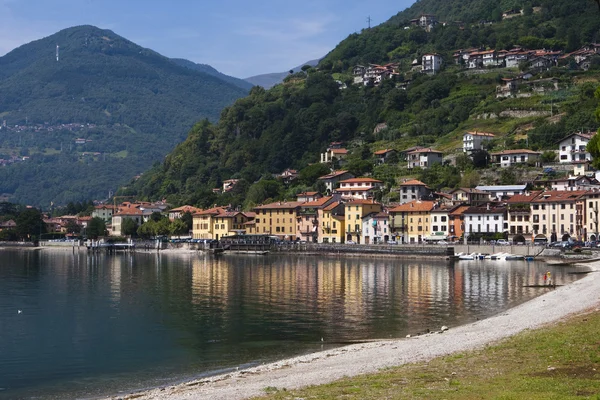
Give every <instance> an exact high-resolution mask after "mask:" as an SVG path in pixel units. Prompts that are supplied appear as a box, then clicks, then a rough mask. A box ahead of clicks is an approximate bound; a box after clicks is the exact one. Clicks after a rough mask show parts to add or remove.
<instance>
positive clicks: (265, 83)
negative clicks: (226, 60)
mask: <svg viewBox="0 0 600 400" xmlns="http://www.w3.org/2000/svg"><path fill="white" fill-rule="evenodd" d="M317 64H319V60H310V61H307V62H305V63H304V64H302V65H300V66H298V67H296V68H292V71H293V72H294V73H296V72H299V71H301V70H302V67H304V66H305V65H310V66H311V67H315V66H317ZM289 74H290V71H286V72H273V73H270V74H262V75H255V76H251V77H249V78H246V79H245V80H246V81H247V82H250V83H251V84H252V85H253V86H262V87H264V88H265V89H270V88H272V87H273V86H275V85H277V84H279V83H281V82H283V80H284V79H285V77H286V76H288V75H289Z"/></svg>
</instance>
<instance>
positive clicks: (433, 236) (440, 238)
mask: <svg viewBox="0 0 600 400" xmlns="http://www.w3.org/2000/svg"><path fill="white" fill-rule="evenodd" d="M424 239H425V240H428V241H429V240H430V241H435V240H446V239H448V236H446V235H444V236H441V235H429V236H425V238H424Z"/></svg>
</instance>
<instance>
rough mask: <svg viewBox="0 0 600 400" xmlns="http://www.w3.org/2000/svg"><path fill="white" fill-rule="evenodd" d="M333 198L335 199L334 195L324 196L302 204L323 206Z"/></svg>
mask: <svg viewBox="0 0 600 400" xmlns="http://www.w3.org/2000/svg"><path fill="white" fill-rule="evenodd" d="M331 199H333V197H331V196H329V197H322V198H320V199H318V200H316V201H308V202H306V203H304V204H302V207H322V206H324V205H325V204H327V203H328V202H329V201H331Z"/></svg>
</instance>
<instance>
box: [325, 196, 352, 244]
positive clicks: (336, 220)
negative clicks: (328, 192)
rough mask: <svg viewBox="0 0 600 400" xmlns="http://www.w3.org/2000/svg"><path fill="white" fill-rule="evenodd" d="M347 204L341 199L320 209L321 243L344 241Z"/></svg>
mask: <svg viewBox="0 0 600 400" xmlns="http://www.w3.org/2000/svg"><path fill="white" fill-rule="evenodd" d="M345 210H346V208H345V205H344V203H341V202H339V201H334V202H332V203H330V204H329V205H327V206H326V207H325V208H323V209H322V210H319V213H320V215H322V217H321V218H320V220H321V232H322V233H321V234H320V236H319V243H344V241H345V238H346V219H345Z"/></svg>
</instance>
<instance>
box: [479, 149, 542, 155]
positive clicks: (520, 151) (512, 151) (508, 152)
mask: <svg viewBox="0 0 600 400" xmlns="http://www.w3.org/2000/svg"><path fill="white" fill-rule="evenodd" d="M510 154H538V155H539V154H542V153H540V152H537V151H533V150H528V149H516V150H504V151H499V152H497V153H490V155H492V156H503V155H510Z"/></svg>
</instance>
